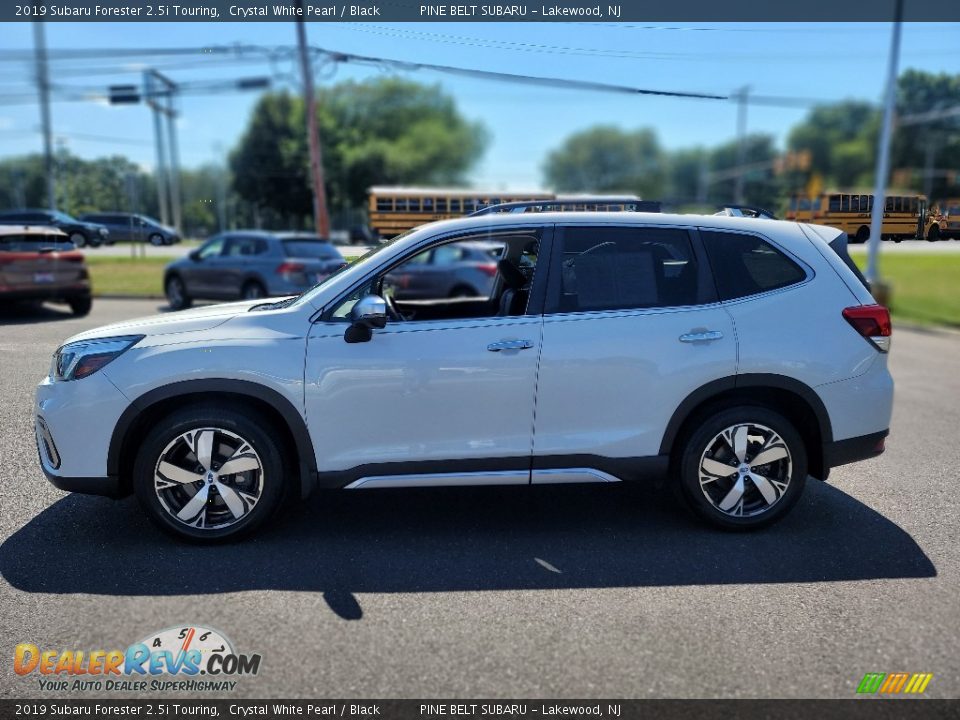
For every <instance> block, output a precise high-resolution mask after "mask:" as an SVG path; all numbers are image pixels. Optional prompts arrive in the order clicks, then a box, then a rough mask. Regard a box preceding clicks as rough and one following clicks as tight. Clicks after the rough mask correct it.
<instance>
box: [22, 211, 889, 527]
mask: <svg viewBox="0 0 960 720" xmlns="http://www.w3.org/2000/svg"><path fill="white" fill-rule="evenodd" d="M463 241H470V242H474V241H483V242H491V243H497V244H498V245H502V246H503V248H504V250H503V252H502V254H501V256H500V257H499V258H498V262H497V268H498V270H497V274H496V278H495V281H494V286H493V291H492V292H491V293H490V295H489V296H488V297H454V298H451V297H442V298H441V297H438V298H418V299H416V300H408V299H403V298H396V297H393V296H392V295H391V293H390V289H391V288H390V285H389V283H385V282H384V281H385V279H386V278H387V277H388V276H390V275H393V276H396V274H397V273H402V272H403V266H404V264H405V263H407V262H408V261H410V260H411V259H414V258H416V257H418V256H420V254H421V253H423V252H424V251H426V250H429V249H431V248H435V247H438V246H441V245H444V244H447V243H452V242H463ZM845 242H846V238H845V236H843V235H842V234H841V233H838V232H837V231H835V230H831V229H829V228H823V227H816V226H811V225H805V224H798V223H787V222H779V221H771V220H759V219H754V218H734V217H718V216H685V215H659V214H646V213H573V212H561V213H532V214H505V215H497V214H492V215H486V216H482V217H470V218H464V219H460V220H450V221H444V222H440V223H434V224H430V225H425V226H422V227H420V228H417V229H415V230H414V231H412V232H410V233H408V234H406V235H403V236H400V237H398V238H397V239H395V240H394V241H392V242H390V243H388V244H386V245H384V246H382V247H379V248H377V249H376V250H374V251H373V252H371V253H370V254H368V255H367V256H366V257H364V258H363V259H361V260H360V261H358V262H356V263H354V264H353V265H351V266H349V267H347V268H344V269H342V270H341V271H339V272H338V273H336V274H334V275H333V276H331V277H329V278H327V279H326V280H324V281H323V282H321V283H320V284H319V285H317V286H315V287H314V288H312V289H311V290H309V291H307V292H306V293H304V294H302V295H299V296H296V297H291V298H287V299H283V300H279V301H275V302H269V303H266V302H264V301H263V300H253V301H247V302H239V303H232V304H227V305H218V306H213V307H204V308H198V309H195V310H192V311H186V312H180V313H171V314H166V315H162V316H158V317H150V318H145V319H141V320H133V321H129V322H122V323H117V324H115V325H110V326H107V327H104V328H100V329H97V330H91V331H88V332H85V333H81V334H80V335H77V336H75V337H73V338H71V339H70V340H69V341H68V342H67V343H65V344H64V345H63V346H62V347H61V348H59V349H58V350H57V352H56V353H55V355H54V358H53V364H52V366H51V369H50V374H49V377H47V378H46V379H44V380H43V382H42V383H41V384H40V386H39V388H38V391H37V404H36V414H37V418H36V434H37V442H38V446H39V452H40V460H41V463H42V466H43V469H44V472H45V473H46V474H47V476H48V477H49V479H50V480H51V481H52V482H53V483H54V484H55V485H57V486H58V487H60V488H64V489H67V490H72V491H79V492H90V493H101V494H107V495H114V496H117V495H123V494H126V493H129V492H131V491H132V492H135V493H136V495H137V497H138V498H139V500H140V502H141V503H142V505H143V507H144V509H145V510H146V512H147V514H148V515H149V516H150V517H151V518H152V519H153V520H154V521H155V522H156V523H157V524H158V525H159V526H160V527H162V528H163V529H165V530H167V531H170V532H172V533H174V534H176V535H178V536H181V537H185V538H191V539H194V540H200V541H204V540H211V541H212V540H221V539H225V538H231V537H235V536H238V535H240V534H243V533H247V532H249V531H252V530H253V529H254V528H256V527H258V526H259V525H261V524H262V523H263V522H264V521H265V520H267V519H268V518H269V517H271V516H272V515H273V514H274V513H275V512H276V511H277V510H278V509H279V508H280V507H281V504H282V500H283V499H284V498H292V499H296V498H300V497H304V496H306V494H308V493H309V492H310V491H311V490H313V489H314V488H317V487H324V488H347V489H351V490H353V489H368V488H385V487H411V486H436V485H494V484H496V485H527V484H541V483H568V482H616V481H640V480H643V479H647V478H652V477H658V476H660V477H663V476H666V477H669V478H670V480H671V481H672V482H673V483H675V485H676V487H677V488H678V489H679V491H680V495H681V496H682V497H683V498H684V499H685V501H686V502H687V503H688V504H689V506H690V507H691V508H692V509H693V510H695V511H696V512H697V513H698V514H699V515H700V516H701V517H703V518H705V519H706V520H708V521H710V522H712V523H714V524H716V525H719V526H721V527H724V528H753V527H758V526H761V525H764V524H767V523H769V522H772V521H774V520H776V519H778V518H780V517H782V516H783V515H784V514H785V513H786V512H787V511H788V510H789V509H790V508H791V507H792V506H793V505H794V503H795V502H796V501H797V499H798V498H799V496H800V494H801V491H802V489H803V486H804V483H805V481H806V479H807V477H808V475H810V476H813V477H814V478H820V479H826V477H827V475H828V472H829V470H830V468H831V467H833V466H836V465H840V464H843V463H847V462H852V461H855V460H860V459H865V458H868V457H871V456H874V455H876V454H879V453H880V452H882V451H883V448H884V438H885V436H886V435H887V429H888V427H889V422H890V414H891V405H892V398H893V383H892V379H891V377H890V374H889V372H888V370H887V351H888V350H889V345H890V334H891V327H890V318H889V314H888V312H887V310H886V309H885V308H883V307H881V306H879V305H877V304H876V303H875V301H874V299H873V297H871V295H870V292H869V290H868V288H867V286H866V284H865V283H864V282H863V279H862V277H861V276H859V273H858V272H857V271H856V269H855V267H854V266H853V265H852V263H850V261H849V258H848V256H847V255H846V248H845ZM91 418H96V421H95V422H91V421H90V419H91Z"/></svg>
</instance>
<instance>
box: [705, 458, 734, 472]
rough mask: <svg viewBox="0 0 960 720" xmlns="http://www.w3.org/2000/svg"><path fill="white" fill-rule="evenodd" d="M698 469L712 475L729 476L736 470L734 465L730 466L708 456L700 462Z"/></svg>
mask: <svg viewBox="0 0 960 720" xmlns="http://www.w3.org/2000/svg"><path fill="white" fill-rule="evenodd" d="M700 469H701V470H702V471H703V472H705V473H707V474H709V475H713V476H714V477H730V476H731V475H733V474H734V473H735V472H737V468H736V467H730V466H729V465H726V464H724V463H722V462H719V461H717V460H714V459H713V458H708V457H705V458H704V459H703V462H701V463H700Z"/></svg>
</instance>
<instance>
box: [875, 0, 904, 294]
mask: <svg viewBox="0 0 960 720" xmlns="http://www.w3.org/2000/svg"><path fill="white" fill-rule="evenodd" d="M896 3H897V4H896V9H895V10H894V16H893V39H892V40H891V42H890V62H889V64H888V67H887V86H886V95H885V97H884V102H883V126H882V127H881V130H880V142H879V144H878V147H877V175H876V178H875V181H874V186H873V210H872V212H871V213H870V244H869V245H868V246H867V272H866V277H867V280H868V281H869V282H870V283H871V284H875V283H876V282H877V280H878V279H879V277H880V272H879V269H878V267H877V253H878V252H879V251H880V235H881V233H882V232H883V210H884V206H885V205H886V188H887V178H888V176H889V175H890V136H891V135H892V134H893V110H894V106H895V105H896V100H897V66H898V65H899V62H900V31H901V29H902V25H903V0H896Z"/></svg>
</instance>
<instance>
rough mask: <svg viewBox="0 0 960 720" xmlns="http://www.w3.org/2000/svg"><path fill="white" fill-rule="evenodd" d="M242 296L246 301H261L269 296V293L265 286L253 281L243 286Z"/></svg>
mask: <svg viewBox="0 0 960 720" xmlns="http://www.w3.org/2000/svg"><path fill="white" fill-rule="evenodd" d="M240 296H241V297H242V298H243V299H244V300H259V299H260V298H263V297H266V296H267V291H266V290H264V289H263V285H261V284H260V283H258V282H257V281H256V280H251V281H250V282H248V283H246V284H245V285H244V286H243V289H242V290H241V291H240Z"/></svg>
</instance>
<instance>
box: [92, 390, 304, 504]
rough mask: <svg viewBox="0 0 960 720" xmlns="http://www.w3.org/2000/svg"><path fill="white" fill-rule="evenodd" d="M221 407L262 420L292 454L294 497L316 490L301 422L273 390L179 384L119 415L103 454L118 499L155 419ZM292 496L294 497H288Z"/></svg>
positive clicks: (125, 489) (154, 393)
mask: <svg viewBox="0 0 960 720" xmlns="http://www.w3.org/2000/svg"><path fill="white" fill-rule="evenodd" d="M211 402H216V403H222V404H224V405H228V406H231V407H235V406H240V407H242V408H244V411H245V412H256V413H258V414H260V415H261V416H263V417H264V418H266V419H267V420H268V422H269V423H270V426H271V428H274V429H275V430H276V431H277V433H278V437H280V438H281V439H282V441H283V444H284V446H285V447H286V449H287V450H288V451H289V452H291V453H296V456H297V459H298V462H297V463H292V465H293V466H294V469H295V470H296V471H297V477H296V478H295V482H296V483H297V485H298V486H299V496H300V497H301V498H305V497H307V496H308V495H309V494H310V493H311V492H312V491H313V489H314V487H316V478H317V460H316V455H315V453H314V448H313V441H312V440H311V438H310V433H309V431H308V430H307V425H306V422H305V420H304V418H303V416H302V415H301V414H300V412H299V411H298V410H297V409H296V407H294V405H293V404H292V403H291V402H290V401H289V400H288V399H287V398H286V397H284V396H283V395H281V394H280V393H279V392H277V391H276V390H273V389H271V388H268V387H266V386H264V385H259V384H257V383H254V382H250V381H248V380H227V379H206V380H184V381H181V382H177V383H173V384H171V385H166V386H164V387H160V388H157V389H155V390H151V391H150V392H147V393H145V394H144V395H141V396H140V397H138V398H137V399H136V400H134V402H133V403H131V404H130V406H129V407H127V409H126V410H125V411H124V412H123V414H122V415H121V416H120V419H119V420H117V423H116V425H115V426H114V430H113V435H112V436H111V439H110V447H109V449H108V451H107V473H108V474H109V475H111V476H114V477H118V478H119V479H120V487H121V490H122V492H123V494H129V493H130V491H131V489H132V485H131V479H132V473H133V463H134V458H135V456H136V449H137V448H138V447H139V444H140V443H141V442H142V440H143V438H144V437H145V435H146V432H147V430H148V429H149V428H150V427H151V425H152V424H153V423H154V422H156V421H158V420H159V419H160V418H162V417H164V416H166V415H169V414H170V413H173V412H176V411H178V410H179V409H181V408H183V407H187V406H190V405H210V404H211ZM292 494H295V493H292Z"/></svg>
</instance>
